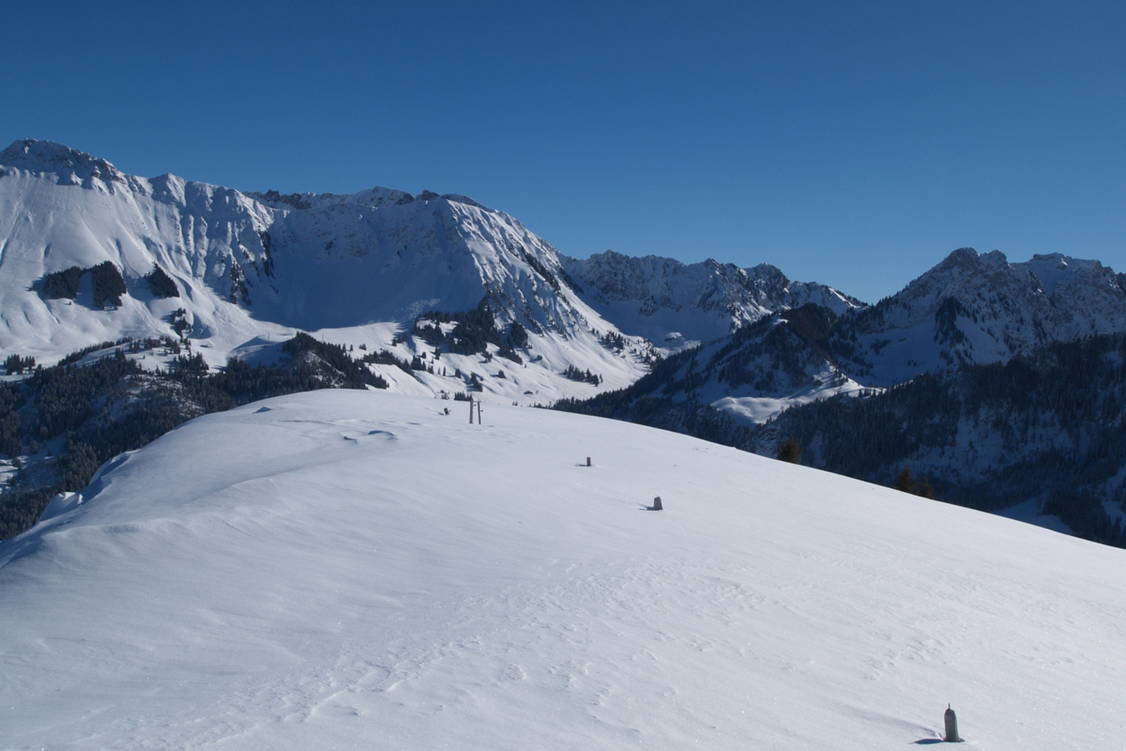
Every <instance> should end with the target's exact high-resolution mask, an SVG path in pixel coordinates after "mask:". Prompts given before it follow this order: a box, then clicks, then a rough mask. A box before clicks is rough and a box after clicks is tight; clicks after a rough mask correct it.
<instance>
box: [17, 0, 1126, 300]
mask: <svg viewBox="0 0 1126 751" xmlns="http://www.w3.org/2000/svg"><path fill="white" fill-rule="evenodd" d="M32 5H36V6H37V7H31V6H32ZM3 27H4V33H3V44H2V45H0V130H2V131H3V132H0V140H3V141H4V142H5V143H6V142H7V141H10V140H14V139H16V138H22V137H35V138H46V139H51V140H56V141H61V142H64V143H66V144H69V145H71V146H74V147H76V148H80V149H82V150H84V151H89V152H91V153H95V154H97V155H99V156H103V157H105V158H107V159H109V160H110V161H113V162H114V163H116V164H117V165H118V166H119V167H121V168H122V169H124V170H126V171H128V172H132V173H136V174H142V175H155V174H159V173H162V172H174V173H176V174H179V175H182V176H185V177H188V178H191V179H198V180H205V181H208V182H212V183H219V184H224V185H231V186H234V187H238V188H243V189H249V190H259V189H266V188H277V189H279V190H283V191H318V192H321V191H333V192H346V191H354V190H358V189H360V188H363V187H368V186H371V185H387V186H391V187H398V188H403V189H406V190H411V191H418V190H421V189H423V188H429V189H432V190H437V191H439V192H458V193H465V194H468V195H471V196H473V197H475V198H477V199H478V200H480V201H482V202H483V203H486V204H488V205H491V206H494V207H496V208H500V209H504V210H506V211H508V212H509V213H511V214H513V215H515V216H517V217H518V218H520V219H521V220H522V221H523V222H524V223H525V224H526V225H528V226H529V227H530V228H531V229H532V230H534V231H536V232H537V233H539V234H540V235H542V236H543V237H545V238H546V239H548V240H549V241H551V242H552V243H554V244H555V245H556V246H557V247H559V248H560V250H562V251H564V252H566V253H569V254H572V255H578V256H585V255H587V254H589V253H591V252H597V251H599V250H602V249H605V248H613V249H614V250H618V251H621V252H624V253H630V254H635V255H644V254H648V253H655V254H659V255H669V256H673V257H676V258H680V259H683V260H685V261H695V260H702V259H704V258H707V257H713V258H716V259H718V260H721V261H733V262H736V263H740V264H744V265H750V264H754V263H758V262H761V261H767V262H770V263H774V264H776V265H778V266H779V267H781V268H782V270H783V271H784V272H786V273H787V274H788V275H789V276H791V277H793V278H797V279H803V280H819V281H824V282H827V283H830V284H834V285H836V286H839V287H841V288H842V289H845V290H846V291H848V292H851V293H852V294H855V295H857V296H860V297H862V298H865V299H870V300H874V299H876V298H879V297H881V296H883V295H886V294H890V293H891V292H893V291H895V290H896V289H898V288H899V287H900V286H902V285H903V284H904V283H905V282H907V281H908V280H910V279H911V278H913V277H914V276H916V275H918V274H919V273H921V272H922V271H923V270H925V269H926V268H928V267H930V266H931V265H933V264H934V263H936V262H937V261H938V260H940V259H941V258H942V257H943V256H945V254H946V253H947V252H949V251H950V250H952V249H953V248H955V247H959V246H963V245H971V246H974V247H977V248H978V249H979V250H989V249H992V248H1000V249H1001V250H1003V251H1005V252H1006V254H1007V255H1008V256H1009V257H1010V259H1013V260H1024V259H1025V258H1027V257H1028V256H1030V255H1031V254H1032V253H1036V252H1051V251H1060V252H1064V253H1068V254H1071V255H1075V256H1079V257H1087V258H1098V259H1100V260H1102V261H1104V262H1105V263H1108V264H1110V265H1112V266H1114V267H1115V268H1117V269H1118V270H1120V271H1124V270H1126V4H1123V3H1120V2H1058V3H1043V2H1035V1H1031V2H1029V1H1022V2H1015V1H1013V2H987V1H986V0H977V1H976V2H960V1H953V2H941V3H938V2H926V3H924V2H914V1H913V0H895V1H889V2H785V3H780V2H771V3H755V2H742V3H702V2H692V3H688V2H684V3H659V2H653V3H640V2H638V3H616V2H606V1H602V2H595V3H585V2H566V3H551V4H547V3H537V2H521V3H489V2H459V3H446V2H439V1H437V0H428V1H424V2H410V1H409V0H396V2H390V3H359V2H357V3H337V2H331V1H323V2H316V3H310V2H285V1H284V0H274V1H272V2H268V3H254V2H245V3H244V2H232V1H230V0H228V2H223V3H211V2H197V3H191V4H172V3H154V2H144V3H140V2H138V3H127V2H118V3H114V2H108V3H90V2H83V3H70V2H55V3H38V4H32V3H21V4H19V5H18V6H16V5H10V6H8V7H5V9H4V13H3Z"/></svg>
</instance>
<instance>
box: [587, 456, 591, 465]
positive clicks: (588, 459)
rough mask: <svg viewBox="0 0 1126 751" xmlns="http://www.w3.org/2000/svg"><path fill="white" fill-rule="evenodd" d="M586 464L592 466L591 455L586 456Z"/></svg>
mask: <svg viewBox="0 0 1126 751" xmlns="http://www.w3.org/2000/svg"><path fill="white" fill-rule="evenodd" d="M586 466H588V467H589V466H590V457H589V456H588V457H587V458H586Z"/></svg>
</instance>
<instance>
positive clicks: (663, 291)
mask: <svg viewBox="0 0 1126 751" xmlns="http://www.w3.org/2000/svg"><path fill="white" fill-rule="evenodd" d="M563 265H564V268H565V269H566V271H567V273H568V274H569V275H570V277H571V279H573V280H574V281H575V282H576V283H577V286H578V289H579V290H580V291H581V293H582V295H583V297H584V298H585V299H586V300H587V302H588V303H590V304H591V305H592V306H594V307H596V308H597V309H598V310H599V311H601V312H602V314H603V315H604V316H605V317H606V318H607V319H608V320H610V321H612V322H613V323H614V324H615V325H616V326H617V327H618V328H620V329H621V330H622V331H625V332H627V333H630V334H636V335H638V336H644V337H645V338H647V339H649V340H650V341H652V342H655V343H657V344H659V345H661V346H665V347H669V348H671V349H682V348H684V347H687V346H692V345H694V344H697V343H699V342H701V341H707V340H711V339H719V338H721V337H724V336H727V335H728V334H730V333H732V332H734V331H735V330H736V329H738V328H740V327H742V326H744V325H746V324H748V323H752V322H754V321H757V320H759V319H760V318H763V317H764V316H767V315H770V314H771V313H775V312H778V311H782V310H788V309H790V308H798V307H801V306H802V305H806V304H809V303H815V304H817V305H822V306H824V307H827V308H829V309H830V310H832V311H833V312H834V313H836V314H838V315H840V314H842V313H844V312H846V311H848V310H852V309H854V308H861V307H864V306H863V303H861V302H860V301H859V300H856V299H854V298H852V297H849V296H848V295H846V294H844V293H843V292H840V291H839V290H836V289H833V288H832V287H828V286H826V285H824V284H818V283H816V282H794V281H791V280H789V279H787V278H786V276H785V275H784V274H783V273H782V272H781V271H780V270H779V269H778V268H776V267H774V266H771V265H770V264H765V263H763V264H759V265H758V266H754V267H751V268H740V267H738V266H736V265H734V264H731V263H719V262H717V261H713V260H710V259H709V260H707V261H703V262H701V263H692V264H685V263H681V262H680V261H677V260H675V259H672V258H660V257H657V256H645V257H643V258H635V257H632V256H626V255H622V254H621V253H615V252H613V251H609V250H608V251H605V252H603V253H598V254H595V255H592V256H591V257H590V258H586V259H581V260H580V259H576V258H568V257H564V258H563Z"/></svg>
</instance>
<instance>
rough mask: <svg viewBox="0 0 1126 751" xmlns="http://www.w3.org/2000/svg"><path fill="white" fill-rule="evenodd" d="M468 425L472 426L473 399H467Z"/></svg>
mask: <svg viewBox="0 0 1126 751" xmlns="http://www.w3.org/2000/svg"><path fill="white" fill-rule="evenodd" d="M469 424H470V425H472V424H473V397H472V396H471V397H469Z"/></svg>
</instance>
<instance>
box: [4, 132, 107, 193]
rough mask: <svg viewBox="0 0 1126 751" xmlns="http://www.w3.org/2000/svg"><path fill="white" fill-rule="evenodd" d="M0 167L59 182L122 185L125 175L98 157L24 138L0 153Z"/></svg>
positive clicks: (59, 145)
mask: <svg viewBox="0 0 1126 751" xmlns="http://www.w3.org/2000/svg"><path fill="white" fill-rule="evenodd" d="M0 165H4V166H7V167H14V168H16V169H24V170H28V171H30V172H52V173H56V174H58V175H59V177H60V180H62V179H64V178H66V177H69V176H71V175H73V176H75V177H78V178H80V179H82V180H89V179H90V178H97V179H99V180H102V181H106V182H123V181H124V180H125V174H124V173H123V172H121V170H119V169H118V168H117V167H115V166H113V164H111V163H110V162H108V161H106V160H105V159H102V158H101V157H96V156H92V155H91V154H87V153H86V152H84V151H79V150H78V149H74V148H71V147H70V146H66V145H64V144H61V143H55V142H54V141H40V140H37V139H35V138H24V139H20V140H17V141H13V142H12V144H11V145H10V146H8V148H6V149H4V151H2V152H0Z"/></svg>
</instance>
